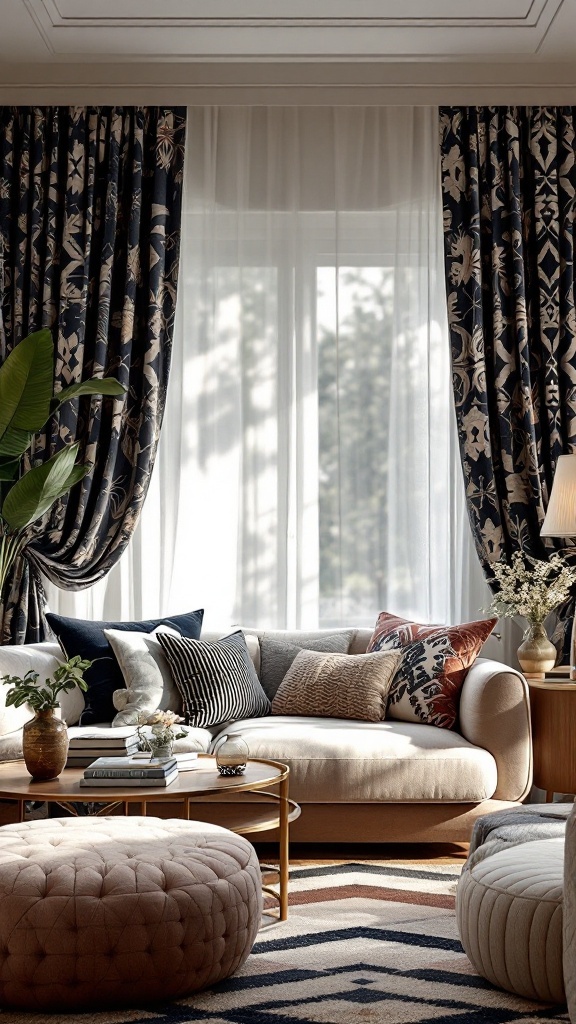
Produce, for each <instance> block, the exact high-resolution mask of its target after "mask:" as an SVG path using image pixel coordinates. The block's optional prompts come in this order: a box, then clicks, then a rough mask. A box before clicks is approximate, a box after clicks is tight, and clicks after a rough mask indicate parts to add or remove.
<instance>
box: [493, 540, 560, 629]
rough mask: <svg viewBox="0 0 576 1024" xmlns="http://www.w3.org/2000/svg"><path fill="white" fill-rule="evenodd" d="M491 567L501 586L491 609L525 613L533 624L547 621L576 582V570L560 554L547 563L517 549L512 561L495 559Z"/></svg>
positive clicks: (500, 612) (501, 613)
mask: <svg viewBox="0 0 576 1024" xmlns="http://www.w3.org/2000/svg"><path fill="white" fill-rule="evenodd" d="M527 563H528V564H527ZM490 568H491V570H492V574H493V576H494V581H495V583H496V584H497V586H498V593H497V594H495V596H494V598H493V600H492V604H491V605H490V609H489V610H490V612H492V613H494V614H496V615H499V616H502V617H511V616H514V615H522V616H524V618H525V619H528V620H529V622H533V623H538V622H543V621H544V619H545V618H546V616H547V615H548V614H549V612H551V611H552V610H553V609H554V608H556V607H557V606H558V605H559V604H562V602H563V601H565V600H566V598H568V597H569V596H570V593H571V590H572V587H573V586H574V584H575V583H576V569H573V568H571V567H570V566H569V565H568V564H567V563H566V562H564V560H563V559H562V558H561V557H560V555H552V557H551V558H550V560H549V561H548V562H545V561H542V560H541V559H537V558H530V556H529V555H524V554H523V553H522V552H520V551H517V552H516V553H515V554H514V555H512V561H511V564H508V563H507V562H502V561H501V562H493V563H492V564H491V566H490Z"/></svg>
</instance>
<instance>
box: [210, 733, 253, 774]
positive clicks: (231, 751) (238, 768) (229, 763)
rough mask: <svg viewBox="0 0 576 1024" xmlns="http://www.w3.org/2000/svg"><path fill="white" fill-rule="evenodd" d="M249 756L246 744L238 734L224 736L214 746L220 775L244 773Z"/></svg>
mask: <svg viewBox="0 0 576 1024" xmlns="http://www.w3.org/2000/svg"><path fill="white" fill-rule="evenodd" d="M249 756H250V751H249V750H248V744H247V743H245V742H244V740H243V739H241V738H240V736H233V737H232V738H231V739H228V738H227V737H224V739H223V741H222V743H220V745H219V746H218V747H217V748H216V766H217V768H218V771H219V772H220V775H244V772H245V771H246V762H247V760H248V758H249Z"/></svg>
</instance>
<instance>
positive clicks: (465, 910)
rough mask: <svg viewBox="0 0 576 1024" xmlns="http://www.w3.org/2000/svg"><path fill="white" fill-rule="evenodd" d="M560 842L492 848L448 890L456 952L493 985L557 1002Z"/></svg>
mask: <svg viewBox="0 0 576 1024" xmlns="http://www.w3.org/2000/svg"><path fill="white" fill-rule="evenodd" d="M563 874H564V839H563V838H558V839H543V840H539V841H537V842H527V843H523V844H521V845H519V846H512V847H508V848H504V849H501V850H499V851H498V852H496V853H494V854H492V855H491V856H488V857H486V859H485V860H480V861H477V862H476V863H472V866H471V867H470V868H469V869H465V870H464V871H463V873H462V876H461V878H460V881H459V882H458V888H457V892H456V918H457V922H458V930H459V932H460V938H461V940H462V945H463V946H464V950H465V952H466V954H467V956H468V958H469V960H470V961H471V962H472V964H473V966H474V967H475V968H476V970H477V971H478V973H479V974H481V975H482V976H483V977H484V978H487V979H488V981H490V982H492V984H493V985H497V986H498V987H499V988H504V989H507V990H508V991H509V992H515V993H516V994H517V995H520V996H525V997H526V998H527V999H537V1000H538V999H541V1000H542V1001H544V1002H551V1003H563V1002H565V996H564V981H563V975H562V892H563Z"/></svg>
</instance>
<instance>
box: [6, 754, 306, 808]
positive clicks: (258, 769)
mask: <svg viewBox="0 0 576 1024" xmlns="http://www.w3.org/2000/svg"><path fill="white" fill-rule="evenodd" d="M288 775H289V769H288V767H287V766H286V765H285V764H281V763H280V762H279V761H265V760H262V759H259V758H250V759H249V760H248V761H247V762H246V771H245V772H244V774H243V775H219V773H218V770H217V768H216V759H215V758H214V757H212V756H211V755H209V754H200V755H199V757H198V767H197V768H196V767H195V768H192V769H191V770H190V771H181V772H180V773H179V775H178V777H177V778H176V779H175V780H174V782H171V783H170V785H169V786H123V785H122V780H121V779H120V780H119V783H120V785H118V786H100V787H99V786H80V779H81V778H83V776H84V769H83V768H64V770H63V772H62V774H61V775H59V776H58V778H57V779H52V780H51V781H50V782H34V781H33V780H32V779H31V778H30V775H29V774H28V772H27V770H26V766H25V764H24V761H5V762H3V763H1V764H0V799H2V800H56V801H64V802H67V801H71V800H82V801H88V802H90V801H94V802H98V803H113V802H114V801H118V800H119V801H121V802H122V803H129V802H133V803H140V802H141V801H142V800H150V801H151V800H186V799H188V798H190V797H194V796H210V795H213V794H224V793H226V792H227V791H232V792H235V793H239V792H240V793H241V792H246V791H248V790H256V791H257V790H261V789H266V787H267V786H275V785H277V784H278V783H279V782H282V781H283V780H284V779H286V778H287V777H288Z"/></svg>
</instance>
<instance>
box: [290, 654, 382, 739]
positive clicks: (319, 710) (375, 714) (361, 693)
mask: <svg viewBox="0 0 576 1024" xmlns="http://www.w3.org/2000/svg"><path fill="white" fill-rule="evenodd" d="M401 658H402V655H401V653H399V652H398V653H382V652H377V653H376V654H322V653H320V652H318V651H300V652H299V653H298V654H297V655H296V657H295V659H294V661H293V662H292V665H291V666H290V668H289V669H288V672H287V673H286V675H285V676H284V679H283V680H282V682H281V683H280V686H279V688H278V691H277V693H276V696H275V697H274V700H273V701H272V714H273V715H316V716H317V717H319V718H347V719H350V718H351V719H357V720H359V721H365V722H381V721H383V719H384V718H385V715H386V704H387V702H388V693H389V691H390V684H391V682H392V678H393V676H394V673H395V671H396V669H397V668H398V664H399V662H400V660H401Z"/></svg>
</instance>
